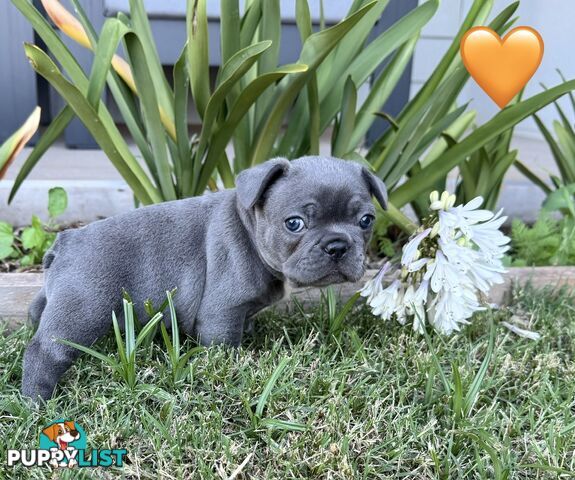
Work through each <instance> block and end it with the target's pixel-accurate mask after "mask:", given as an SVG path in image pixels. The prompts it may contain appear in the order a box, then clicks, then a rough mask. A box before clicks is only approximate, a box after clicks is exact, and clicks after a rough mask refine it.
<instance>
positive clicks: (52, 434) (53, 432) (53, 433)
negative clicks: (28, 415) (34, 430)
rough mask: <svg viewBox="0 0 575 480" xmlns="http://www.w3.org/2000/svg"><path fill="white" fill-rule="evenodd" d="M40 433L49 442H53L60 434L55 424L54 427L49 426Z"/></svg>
mask: <svg viewBox="0 0 575 480" xmlns="http://www.w3.org/2000/svg"><path fill="white" fill-rule="evenodd" d="M42 433H43V434H44V435H46V436H47V437H48V438H49V439H50V441H51V442H55V441H56V437H57V436H58V433H60V427H59V426H58V424H57V423H55V424H54V425H50V426H49V427H46V428H45V429H44V430H42Z"/></svg>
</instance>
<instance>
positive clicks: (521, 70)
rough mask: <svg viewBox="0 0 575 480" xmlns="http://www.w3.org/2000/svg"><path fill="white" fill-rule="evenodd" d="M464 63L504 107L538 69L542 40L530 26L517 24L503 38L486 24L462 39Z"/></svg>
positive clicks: (470, 31)
mask: <svg viewBox="0 0 575 480" xmlns="http://www.w3.org/2000/svg"><path fill="white" fill-rule="evenodd" d="M460 51H461V57H462V58H463V64H464V65H465V68H467V71H468V72H469V74H470V75H471V76H472V77H473V78H474V79H475V81H476V82H477V83H478V84H479V86H480V87H481V88H482V89H483V90H484V91H485V93H487V95H489V96H490V97H491V98H492V99H493V101H494V102H495V103H496V104H497V105H499V108H503V107H505V105H507V104H508V103H509V101H510V100H511V99H512V98H513V97H514V96H515V95H517V93H519V91H520V90H521V89H522V88H523V87H524V86H525V85H526V84H527V82H528V81H529V79H530V78H531V77H532V76H533V74H534V73H535V72H536V71H537V68H538V67H539V64H540V63H541V59H542V58H543V39H542V38H541V35H539V32H537V31H536V30H534V29H533V28H531V27H517V28H514V29H513V30H511V31H510V32H509V33H507V35H505V37H503V40H502V39H501V38H500V37H499V35H497V33H496V32H494V31H493V30H491V29H490V28H487V27H474V28H472V29H470V30H468V31H467V32H466V33H465V35H464V36H463V38H462V39H461V45H460Z"/></svg>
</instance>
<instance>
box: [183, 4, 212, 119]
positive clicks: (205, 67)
mask: <svg viewBox="0 0 575 480" xmlns="http://www.w3.org/2000/svg"><path fill="white" fill-rule="evenodd" d="M186 25H187V26H188V49H187V53H188V77H189V78H190V84H191V87H192V95H193V97H194V104H195V106H196V109H197V111H198V114H199V115H200V118H204V112H205V111H206V107H207V105H208V101H209V99H210V65H209V52H208V49H209V46H208V17H207V15H206V0H188V3H187V9H186Z"/></svg>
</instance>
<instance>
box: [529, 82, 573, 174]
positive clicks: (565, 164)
mask: <svg viewBox="0 0 575 480" xmlns="http://www.w3.org/2000/svg"><path fill="white" fill-rule="evenodd" d="M548 91H549V90H546V92H548ZM533 119H534V120H535V123H536V124H537V127H538V128H539V131H540V132H541V134H542V135H543V138H545V141H546V142H547V145H549V148H550V149H551V153H552V154H553V158H554V159H555V163H556V164H557V168H558V169H559V171H560V172H561V176H562V177H563V178H566V179H568V183H571V182H574V181H575V171H574V170H575V168H573V167H572V165H571V162H569V160H568V159H567V157H565V154H564V153H563V151H562V150H561V148H560V146H559V144H558V143H557V141H556V140H555V139H554V138H553V135H551V132H550V131H549V130H548V129H547V127H546V126H545V124H544V123H543V122H542V121H541V119H540V118H539V116H538V115H536V114H534V115H533Z"/></svg>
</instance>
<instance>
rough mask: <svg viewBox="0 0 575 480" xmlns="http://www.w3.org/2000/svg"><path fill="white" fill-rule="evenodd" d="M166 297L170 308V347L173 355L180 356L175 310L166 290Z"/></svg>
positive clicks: (170, 295)
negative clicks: (171, 346) (172, 348)
mask: <svg viewBox="0 0 575 480" xmlns="http://www.w3.org/2000/svg"><path fill="white" fill-rule="evenodd" d="M166 296H167V297H168V304H169V306H170V323H171V325H172V345H173V346H174V353H175V354H176V355H177V356H178V357H179V356H180V331H179V327H178V318H177V317H176V308H175V307H174V300H173V299H172V294H171V292H170V291H169V290H168V291H166Z"/></svg>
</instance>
